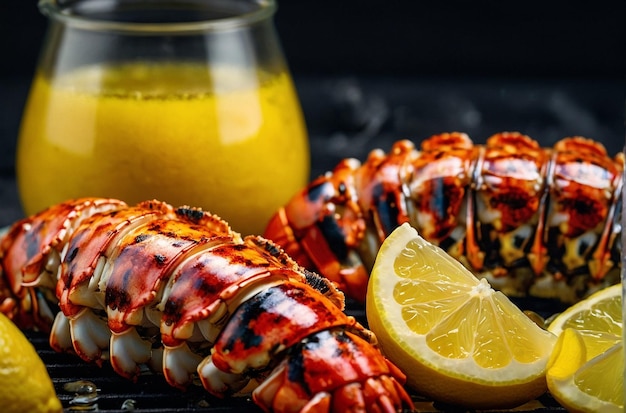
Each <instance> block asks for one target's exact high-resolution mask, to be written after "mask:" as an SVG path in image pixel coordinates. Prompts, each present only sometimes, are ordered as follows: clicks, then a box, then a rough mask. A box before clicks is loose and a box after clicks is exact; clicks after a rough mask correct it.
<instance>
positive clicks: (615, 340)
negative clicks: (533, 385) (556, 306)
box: [546, 284, 624, 413]
mask: <svg viewBox="0 0 626 413" xmlns="http://www.w3.org/2000/svg"><path fill="white" fill-rule="evenodd" d="M548 330H550V331H552V332H553V333H555V334H558V335H559V339H558V341H557V344H556V345H555V347H554V351H553V353H552V356H551V357H550V360H549V362H548V371H547V373H546V379H547V383H548V389H549V390H550V393H551V394H552V396H553V397H554V398H555V399H556V400H557V401H558V402H559V403H561V404H562V405H563V406H564V407H565V408H567V409H568V411H571V412H607V413H610V412H623V411H624V349H623V341H622V286H621V284H618V285H614V286H612V287H608V288H605V289H603V290H601V291H598V292H597V293H595V294H593V295H591V296H590V297H589V298H587V299H585V300H583V301H581V302H579V303H577V304H574V305H573V306H571V307H569V308H568V309H567V310H565V311H564V312H563V313H561V314H560V315H559V316H557V317H556V318H555V319H554V320H553V321H552V322H551V323H550V325H549V327H548Z"/></svg>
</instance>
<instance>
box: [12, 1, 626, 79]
mask: <svg viewBox="0 0 626 413" xmlns="http://www.w3.org/2000/svg"><path fill="white" fill-rule="evenodd" d="M278 3H279V10H278V13H277V15H276V19H275V21H276V25H277V28H278V31H279V34H280V36H281V40H282V43H283V46H284V50H285V54H286V55H287V58H288V60H289V62H290V65H291V68H292V70H293V72H294V74H296V75H299V74H310V73H315V74H338V73H348V74H352V73H361V74H365V73H367V74H394V75H418V74H419V75H455V76H458V75H462V76H468V75H478V76H514V77H554V76H556V77H559V78H562V77H563V76H574V77H594V78H597V77H602V78H620V79H623V78H624V74H625V72H626V66H625V64H624V62H625V59H624V57H625V51H624V40H625V33H624V26H625V21H626V17H625V16H626V14H625V7H624V6H625V3H626V2H624V1H615V0H614V1H604V0H600V1H580V0H573V1H565V0H529V1H496V0H493V1H459V0H455V1H434V0H431V1H419V0H385V1H373V0H332V1H323V0H278ZM45 24H46V22H45V19H44V18H43V17H42V16H41V15H39V13H38V10H37V7H36V1H35V0H13V1H9V0H3V1H2V2H0V38H2V42H3V43H2V65H1V66H0V75H23V74H25V73H30V72H32V70H33V69H34V66H35V62H36V57H37V53H38V51H39V48H40V45H41V39H42V37H43V33H44V30H45Z"/></svg>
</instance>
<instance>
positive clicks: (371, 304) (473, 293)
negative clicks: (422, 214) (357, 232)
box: [366, 224, 555, 408]
mask: <svg viewBox="0 0 626 413" xmlns="http://www.w3.org/2000/svg"><path fill="white" fill-rule="evenodd" d="M366 306H367V307H366V312H367V319H368V323H369V325H370V328H371V329H372V330H373V331H374V333H375V334H376V336H377V337H378V339H379V341H380V342H381V346H382V348H383V350H384V352H385V354H386V355H387V357H389V358H390V359H391V360H392V361H393V362H394V363H396V364H397V365H398V366H399V367H400V368H401V369H402V370H403V371H404V372H405V374H407V379H408V384H409V385H410V386H411V387H413V388H414V389H415V390H416V391H418V392H420V393H423V394H425V395H426V396H429V397H431V398H433V399H435V400H437V401H441V402H446V403H450V404H456V405H462V406H463V407H466V408H502V407H513V406H516V405H519V404H523V403H524V402H526V401H529V400H532V399H533V398H535V397H537V396H539V395H540V394H542V393H543V392H545V390H546V382H545V368H546V364H547V360H548V357H549V355H550V353H551V350H552V346H553V344H554V341H555V337H554V335H553V334H551V333H549V332H547V331H545V330H542V329H540V328H539V327H538V326H537V325H536V324H535V323H534V322H532V321H531V320H530V319H529V318H528V317H527V316H526V315H524V314H523V313H522V311H521V310H520V309H519V308H517V307H516V306H515V305H514V304H513V303H511V301H509V299H508V298H507V297H506V296H505V295H504V294H502V293H501V292H497V291H495V290H493V289H492V288H491V286H490V285H489V284H488V282H487V281H486V280H484V279H483V280H479V279H477V278H476V277H475V276H474V275H473V274H471V273H470V272H469V271H468V270H467V269H465V268H464V267H463V266H462V265H461V264H460V263H458V262H457V261H456V260H454V259H453V258H451V257H450V256H449V255H447V254H446V253H445V252H444V251H443V250H441V249H440V248H438V247H436V246H434V245H432V244H430V243H428V242H427V241H425V240H424V239H423V238H421V237H420V236H419V235H418V234H417V231H416V230H415V229H413V228H412V227H410V226H409V225H408V224H404V225H402V226H401V227H399V228H398V229H396V230H395V231H394V232H393V233H392V234H391V235H390V236H389V237H388V238H387V240H386V241H385V242H384V243H383V246H382V247H381V249H380V251H379V254H378V256H377V259H376V262H375V264H374V268H373V271H372V276H371V279H370V283H369V286H368V293H367V302H366Z"/></svg>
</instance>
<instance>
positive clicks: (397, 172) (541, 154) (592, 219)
mask: <svg viewBox="0 0 626 413" xmlns="http://www.w3.org/2000/svg"><path fill="white" fill-rule="evenodd" d="M623 169H624V154H622V153H619V154H617V155H616V156H615V157H611V156H609V155H608V154H607V152H606V150H605V148H604V147H603V146H602V145H601V144H600V143H598V142H595V141H592V140H590V139H586V138H583V137H568V138H564V139H562V140H561V141H559V142H558V143H557V144H556V145H554V147H552V148H542V147H541V146H540V145H539V144H538V143H537V141H535V140H533V139H532V138H530V137H528V136H526V135H523V134H520V133H517V132H502V133H498V134H496V135H493V136H491V137H490V138H489V139H488V140H487V141H486V144H485V145H476V144H474V143H473V142H472V140H471V139H470V138H469V137H468V136H467V135H466V134H464V133H458V132H455V133H444V134H440V135H434V136H432V137H430V138H429V139H426V140H425V141H423V142H422V144H421V148H420V150H418V149H417V148H416V147H415V146H414V144H413V143H412V142H410V141H408V140H401V141H398V142H396V143H395V144H394V145H393V147H392V148H391V150H390V151H389V153H384V152H383V151H382V150H380V149H376V150H373V151H372V152H371V153H370V154H369V157H368V158H367V160H366V161H365V162H363V163H361V162H359V161H357V160H356V159H345V160H343V161H341V162H340V163H339V164H338V165H337V166H336V167H335V169H334V170H333V171H332V172H328V173H327V174H325V175H323V176H321V177H319V178H317V179H316V180H314V181H312V182H311V184H310V185H309V186H308V187H307V188H305V189H303V191H302V192H300V193H299V194H296V195H295V196H294V197H293V198H292V200H291V201H290V202H289V203H288V204H287V205H286V206H284V207H283V208H281V209H280V210H279V211H278V212H277V213H276V214H275V216H274V217H273V218H272V220H271V221H270V223H269V224H268V226H267V229H266V231H265V234H264V236H265V237H267V238H270V239H272V240H274V241H276V242H277V243H278V244H279V245H281V246H282V247H283V248H284V249H285V250H286V251H287V252H288V253H289V255H290V256H292V257H293V258H294V259H296V260H297V261H298V262H299V263H300V264H302V265H303V266H305V267H307V268H309V269H312V270H316V271H318V272H319V273H321V274H322V275H324V276H326V277H328V278H329V279H331V280H333V281H334V282H336V283H337V285H339V287H340V288H341V289H342V290H344V291H345V292H346V293H347V295H348V296H349V297H352V298H354V299H355V300H357V301H361V302H362V301H364V297H365V291H366V289H367V280H368V276H369V269H370V268H371V267H372V265H373V261H374V259H375V257H376V254H377V252H378V248H379V247H380V245H381V243H382V241H383V240H384V239H385V237H386V236H387V235H388V234H389V233H390V232H391V231H392V230H393V229H394V228H395V227H397V226H399V225H401V224H402V223H404V222H409V223H411V225H412V226H414V227H415V228H417V229H418V231H419V232H420V233H421V234H422V236H424V237H425V238H427V239H428V240H429V241H431V242H433V243H435V244H438V245H440V246H441V247H443V248H444V249H445V250H446V251H447V252H448V253H450V254H451V255H452V256H454V257H456V258H457V259H458V260H460V261H461V262H463V263H464V264H465V265H466V266H467V267H468V268H469V269H470V270H472V271H473V272H474V273H475V274H477V275H478V276H481V277H486V278H488V279H489V281H490V282H491V283H492V284H493V286H494V287H496V288H499V289H501V290H502V291H503V292H505V293H507V294H508V295H511V296H526V295H530V296H536V297H545V298H558V299H560V300H561V301H563V302H565V303H571V302H575V301H577V300H579V299H580V298H581V297H583V296H584V295H585V294H588V293H590V292H591V291H593V290H595V289H598V288H601V287H603V286H606V285H607V284H612V283H615V282H618V281H619V270H620V264H621V262H620V258H619V257H620V249H621V245H620V236H619V235H620V232H621V226H620V214H621V210H622V205H621V197H620V193H621V190H622V185H623V182H622V171H623Z"/></svg>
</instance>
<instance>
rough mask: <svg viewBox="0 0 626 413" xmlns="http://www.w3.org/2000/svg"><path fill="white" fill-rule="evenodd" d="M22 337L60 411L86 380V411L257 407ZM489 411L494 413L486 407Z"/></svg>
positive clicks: (154, 412) (536, 409)
mask: <svg viewBox="0 0 626 413" xmlns="http://www.w3.org/2000/svg"><path fill="white" fill-rule="evenodd" d="M348 313H349V314H350V315H353V316H355V317H356V318H357V319H358V320H359V321H361V322H363V321H364V318H365V317H364V311H363V310H362V309H358V310H351V311H348ZM27 336H28V338H29V339H30V341H31V342H32V343H33V345H34V346H35V348H36V349H37V351H38V352H39V354H40V356H41V358H42V359H43V361H44V363H45V364H46V366H47V368H48V372H49V374H50V377H51V378H52V381H53V383H54V385H55V389H56V391H57V395H58V396H59V399H60V400H61V402H62V403H63V406H64V408H65V412H66V413H73V412H75V411H77V412H78V411H81V412H84V411H90V410H85V409H82V410H81V409H79V407H78V406H77V405H75V404H73V401H75V400H76V398H75V393H73V392H71V391H67V390H65V389H64V387H65V385H66V384H68V383H75V382H78V381H81V380H85V381H89V382H92V383H93V384H94V385H95V386H96V387H97V389H98V392H97V397H98V399H97V410H96V409H93V410H91V411H96V412H106V413H128V412H129V411H134V412H141V413H174V412H178V413H187V412H203V413H207V412H211V413H218V412H221V413H225V412H229V413H230V412H249V413H255V412H262V410H261V409H260V408H259V407H257V406H256V405H255V404H254V403H253V402H252V401H251V399H250V398H249V397H238V398H229V399H218V398H215V397H213V396H211V395H210V394H208V393H207V392H205V391H204V390H203V389H202V388H201V387H199V386H198V387H195V386H193V387H191V388H189V389H188V390H187V391H184V392H182V391H179V390H177V389H175V388H172V387H170V386H169V385H168V384H167V383H166V382H165V380H164V378H163V377H161V376H160V375H158V374H152V373H147V374H145V375H141V376H140V377H139V379H138V380H137V382H136V383H133V382H130V381H128V380H126V379H124V378H122V377H120V376H118V375H117V374H116V373H115V372H114V371H113V369H112V368H111V367H110V366H109V365H108V364H106V363H105V364H104V365H103V366H102V367H98V366H96V365H91V364H87V363H85V362H83V361H82V360H80V359H79V358H78V357H76V356H73V355H70V354H59V353H56V352H55V351H54V350H52V349H51V348H50V347H49V345H48V337H47V336H46V335H45V334H42V333H38V332H27ZM131 400H132V401H134V403H133V406H134V409H133V410H129V409H128V408H127V409H124V407H123V406H124V404H125V403H126V404H128V403H129V401H131ZM414 400H415V402H416V407H417V411H419V412H442V411H443V412H446V411H450V412H454V413H461V412H460V411H459V410H458V409H446V408H445V407H443V406H438V405H436V404H433V403H432V402H429V401H427V400H424V399H421V398H419V397H418V396H414ZM515 412H518V413H519V412H533V413H540V412H565V410H564V409H562V408H561V407H559V405H558V404H557V403H556V402H555V401H554V400H553V399H552V398H551V397H550V396H549V395H546V396H544V397H543V398H541V399H540V400H537V401H533V402H531V403H529V404H528V405H526V406H524V408H523V409H519V408H518V409H516V410H515ZM490 413H494V412H493V411H490Z"/></svg>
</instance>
